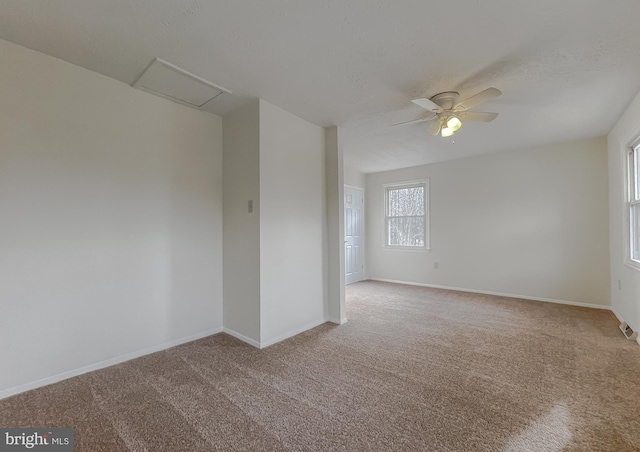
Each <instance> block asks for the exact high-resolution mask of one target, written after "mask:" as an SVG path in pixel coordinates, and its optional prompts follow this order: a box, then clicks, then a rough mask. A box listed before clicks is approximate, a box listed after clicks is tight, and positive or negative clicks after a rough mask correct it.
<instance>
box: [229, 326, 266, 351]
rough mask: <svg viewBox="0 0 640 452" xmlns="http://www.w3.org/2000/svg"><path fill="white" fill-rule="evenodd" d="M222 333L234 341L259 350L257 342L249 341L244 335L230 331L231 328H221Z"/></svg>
mask: <svg viewBox="0 0 640 452" xmlns="http://www.w3.org/2000/svg"><path fill="white" fill-rule="evenodd" d="M222 332H223V333H227V334H228V335H229V336H233V337H235V338H236V339H240V340H241V341H242V342H246V343H247V344H249V345H252V346H254V347H256V348H261V347H260V342H259V341H256V340H254V339H251V338H250V337H247V336H245V335H244V334H240V333H238V332H237V331H234V330H232V329H231V328H227V327H224V328H222Z"/></svg>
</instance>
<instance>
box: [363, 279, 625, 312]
mask: <svg viewBox="0 0 640 452" xmlns="http://www.w3.org/2000/svg"><path fill="white" fill-rule="evenodd" d="M369 279H371V280H372V281H381V282H389V283H396V284H407V285H410V286H421V287H432V288H434V289H446V290H457V291H458V292H469V293H480V294H484V295H496V296H498V297H508V298H520V299H523V300H533V301H544V302H545V303H557V304H566V305H570V306H580V307H583V308H594V309H605V310H607V311H611V310H612V308H611V306H604V305H601V304H590V303H582V302H579V301H569V300H557V299H555V298H543V297H532V296H529V295H518V294H511V293H502V292H491V291H488V290H477V289H465V288H462V287H452V286H440V285H437V284H424V283H416V282H411V281H397V280H394V279H382V278H369ZM614 314H615V313H614Z"/></svg>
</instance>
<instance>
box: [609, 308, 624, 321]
mask: <svg viewBox="0 0 640 452" xmlns="http://www.w3.org/2000/svg"><path fill="white" fill-rule="evenodd" d="M611 312H613V315H615V316H616V318H617V319H618V321H619V322H620V323H622V322H624V319H623V318H622V316H621V315H620V314H618V311H616V309H615V308H614V307H613V306H611Z"/></svg>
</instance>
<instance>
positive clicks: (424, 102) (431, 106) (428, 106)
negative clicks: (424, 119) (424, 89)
mask: <svg viewBox="0 0 640 452" xmlns="http://www.w3.org/2000/svg"><path fill="white" fill-rule="evenodd" d="M411 102H413V103H414V104H416V105H418V106H419V107H422V108H424V109H425V110H429V111H436V112H440V111H442V108H440V106H439V105H438V104H436V103H435V102H432V101H430V100H429V99H427V98H426V97H420V98H418V99H413V100H412V101H411Z"/></svg>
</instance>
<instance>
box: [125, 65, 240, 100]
mask: <svg viewBox="0 0 640 452" xmlns="http://www.w3.org/2000/svg"><path fill="white" fill-rule="evenodd" d="M132 86H133V87H134V88H138V89H140V90H142V91H146V92H148V93H151V94H155V95H156V96H160V97H164V98H165V99H169V100H172V101H174V102H178V103H181V104H184V105H187V106H190V107H194V108H198V109H200V108H202V107H203V106H204V105H205V104H206V103H208V102H210V101H212V100H213V99H215V98H216V97H218V96H219V95H221V94H222V93H229V94H231V91H229V90H228V89H225V88H223V87H221V86H218V85H216V84H214V83H211V82H210V81H208V80H205V79H203V78H201V77H198V76H197V75H194V74H192V73H190V72H188V71H185V70H184V69H182V68H180V67H178V66H176V65H173V64H171V63H169V62H167V61H164V60H162V59H160V58H156V59H155V60H153V63H151V65H149V67H148V68H147V69H146V70H145V71H144V72H143V74H142V75H141V76H140V77H139V78H138V80H136V82H135V83H134V84H133V85H132Z"/></svg>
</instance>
